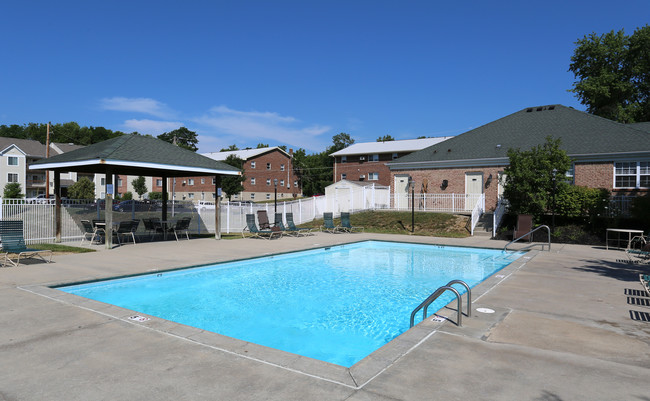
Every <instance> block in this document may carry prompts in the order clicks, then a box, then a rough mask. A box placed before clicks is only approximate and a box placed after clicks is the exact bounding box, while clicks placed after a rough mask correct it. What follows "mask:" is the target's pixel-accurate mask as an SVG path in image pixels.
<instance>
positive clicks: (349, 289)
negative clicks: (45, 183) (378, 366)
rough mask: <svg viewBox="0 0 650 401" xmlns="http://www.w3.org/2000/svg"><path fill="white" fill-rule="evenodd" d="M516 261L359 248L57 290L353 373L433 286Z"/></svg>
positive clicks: (497, 255)
mask: <svg viewBox="0 0 650 401" xmlns="http://www.w3.org/2000/svg"><path fill="white" fill-rule="evenodd" d="M521 255H522V253H503V252H501V251H496V250H487V249H476V248H459V247H442V246H437V245H418V244H406V243H393V242H381V241H366V242H359V243H354V244H349V245H340V246H333V247H330V248H322V249H315V250H309V251H302V252H295V253H290V254H282V255H277V256H270V257H263V258H256V259H249V260H244V261H237V262H230V263H222V264H216V265H212V266H203V267H197V268H191V269H184V270H176V271H171V272H165V273H162V274H160V273H156V274H149V275H143V276H137V277H130V278H123V279H115V280H108V281H101V282H95V283H90V284H82V285H74V286H67V287H60V288H59V289H60V290H62V291H66V292H68V293H71V294H76V295H79V296H82V297H86V298H91V299H95V300H98V301H102V302H106V303H109V304H114V305H118V306H121V307H124V308H128V309H131V310H134V311H137V312H141V313H145V314H149V315H153V316H158V317H160V318H163V319H167V320H171V321H174V322H178V323H182V324H186V325H189V326H194V327H198V328H201V329H205V330H208V331H213V332H216V333H219V334H223V335H226V336H230V337H235V338H238V339H241V340H244V341H249V342H253V343H256V344H261V345H264V346H267V347H272V348H276V349H280V350H283V351H288V352H292V353H295V354H299V355H304V356H308V357H311V358H316V359H320V360H323V361H327V362H331V363H334V364H338V365H342V366H345V367H350V366H352V365H354V364H355V363H356V362H358V361H360V360H361V359H363V358H364V357H366V356H367V355H369V354H370V353H372V352H373V351H375V350H376V349H378V348H379V347H381V346H383V345H384V344H386V343H387V342H389V341H390V340H392V339H393V338H395V337H397V336H398V335H399V334H401V333H402V332H404V331H405V330H408V328H409V318H410V314H411V311H412V310H413V309H414V308H415V307H416V306H417V305H419V304H420V302H422V301H423V300H424V299H425V298H426V297H427V296H429V295H430V294H431V293H432V292H433V291H434V290H435V289H437V288H438V287H440V286H442V285H445V284H447V282H449V281H450V280H452V279H460V280H463V281H465V282H466V283H467V284H469V285H470V287H473V286H475V285H476V284H478V283H479V282H481V281H482V280H484V279H485V278H486V277H488V276H490V275H492V274H494V273H495V272H496V271H498V270H500V269H502V268H503V267H505V266H506V265H508V264H510V263H511V262H513V261H514V260H516V259H517V258H519V257H520V256H521ZM460 289H461V288H460V287H459V290H460ZM452 297H453V295H452V294H451V293H447V296H443V297H441V298H439V299H438V301H436V302H435V303H434V304H432V306H431V307H429V310H430V311H431V313H433V312H434V311H436V310H438V309H440V308H441V307H443V306H444V305H446V304H447V303H449V302H450V301H451V300H452V299H453V298H452ZM419 319H421V314H418V320H416V322H419Z"/></svg>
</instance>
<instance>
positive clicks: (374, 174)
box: [368, 173, 379, 181]
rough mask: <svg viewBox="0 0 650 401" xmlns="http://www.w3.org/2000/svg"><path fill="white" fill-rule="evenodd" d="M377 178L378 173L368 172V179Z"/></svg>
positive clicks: (375, 179) (374, 179)
mask: <svg viewBox="0 0 650 401" xmlns="http://www.w3.org/2000/svg"><path fill="white" fill-rule="evenodd" d="M378 179H379V173H368V181H377V180H378Z"/></svg>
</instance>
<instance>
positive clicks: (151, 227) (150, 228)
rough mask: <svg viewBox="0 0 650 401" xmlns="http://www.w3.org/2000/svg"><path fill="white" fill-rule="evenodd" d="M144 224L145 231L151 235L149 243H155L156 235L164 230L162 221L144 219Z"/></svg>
mask: <svg viewBox="0 0 650 401" xmlns="http://www.w3.org/2000/svg"><path fill="white" fill-rule="evenodd" d="M142 224H144V230H145V231H146V232H147V233H148V234H150V235H151V238H149V241H153V239H154V237H155V236H156V234H157V233H158V232H159V231H161V230H162V226H161V225H160V219H158V218H150V219H142Z"/></svg>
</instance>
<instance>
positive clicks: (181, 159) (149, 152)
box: [29, 134, 241, 248]
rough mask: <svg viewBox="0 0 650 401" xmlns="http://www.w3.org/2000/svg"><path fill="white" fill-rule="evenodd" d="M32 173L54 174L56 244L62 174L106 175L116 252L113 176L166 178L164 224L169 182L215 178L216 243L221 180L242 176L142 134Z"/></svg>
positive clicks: (52, 160) (58, 159) (41, 164)
mask: <svg viewBox="0 0 650 401" xmlns="http://www.w3.org/2000/svg"><path fill="white" fill-rule="evenodd" d="M29 168H30V169H32V170H50V171H53V172H54V194H55V199H56V212H55V216H56V241H57V242H60V241H61V190H60V188H61V173H62V172H68V171H74V172H80V173H94V174H105V175H106V181H105V193H106V231H107V232H106V247H107V248H112V246H113V243H112V227H113V224H112V223H113V195H112V194H113V190H112V189H113V176H114V175H117V174H123V175H137V176H140V175H141V176H148V177H162V179H163V180H162V183H163V185H162V196H163V203H162V220H163V221H166V220H167V178H170V177H188V176H214V177H215V188H214V192H215V194H216V195H215V198H216V199H215V227H216V228H215V239H220V238H221V232H220V231H221V230H220V227H219V194H218V188H219V187H220V185H221V177H222V176H224V175H241V171H240V170H239V169H237V168H236V167H233V166H230V165H228V164H226V163H223V162H219V161H216V160H212V159H210V158H208V157H205V156H201V155H199V154H197V153H195V152H192V151H190V150H187V149H183V148H181V147H178V146H176V145H173V144H171V143H168V142H165V141H161V140H160V139H156V138H153V137H148V136H142V135H138V134H129V135H122V136H119V137H117V138H113V139H108V140H106V141H103V142H99V143H96V144H93V145H90V146H86V147H84V148H81V149H76V150H73V151H71V152H68V153H63V154H60V155H56V156H53V157H49V158H47V159H41V160H38V161H37V162H35V163H32V164H31V165H30V166H29Z"/></svg>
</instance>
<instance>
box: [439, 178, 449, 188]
mask: <svg viewBox="0 0 650 401" xmlns="http://www.w3.org/2000/svg"><path fill="white" fill-rule="evenodd" d="M447 186H449V181H448V180H442V184H440V189H442V190H445V189H447Z"/></svg>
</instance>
